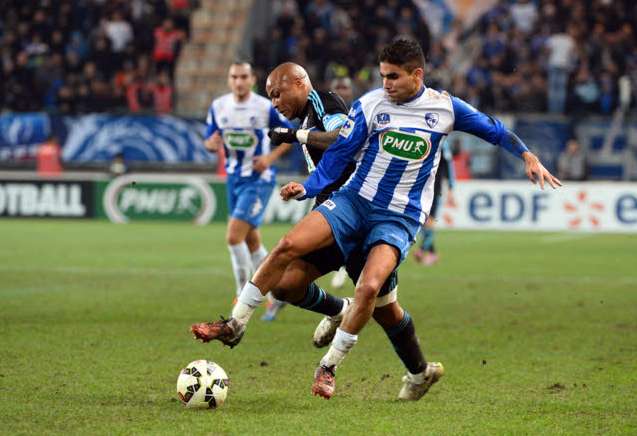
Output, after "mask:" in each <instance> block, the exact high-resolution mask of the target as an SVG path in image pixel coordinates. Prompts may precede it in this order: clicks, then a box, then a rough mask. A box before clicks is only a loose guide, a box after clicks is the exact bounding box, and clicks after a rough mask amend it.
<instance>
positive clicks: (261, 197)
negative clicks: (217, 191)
mask: <svg viewBox="0 0 637 436" xmlns="http://www.w3.org/2000/svg"><path fill="white" fill-rule="evenodd" d="M226 189H227V193H228V209H229V213H230V216H231V217H232V218H236V219H239V220H242V221H245V222H247V223H248V224H250V225H251V226H252V227H259V226H260V225H261V223H262V222H263V215H264V213H265V208H266V206H267V205H268V201H270V196H271V195H272V190H273V189H274V182H266V181H265V180H261V179H256V180H254V179H253V180H245V181H244V180H237V179H236V178H234V177H228V181H227V183H226Z"/></svg>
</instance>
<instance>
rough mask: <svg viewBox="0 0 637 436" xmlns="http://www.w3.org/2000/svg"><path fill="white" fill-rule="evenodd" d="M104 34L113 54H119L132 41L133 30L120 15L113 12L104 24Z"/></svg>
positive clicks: (117, 12)
mask: <svg viewBox="0 0 637 436" xmlns="http://www.w3.org/2000/svg"><path fill="white" fill-rule="evenodd" d="M104 32H105V33H106V36H108V38H109V39H110V40H111V46H112V47H113V52H115V53H120V52H122V51H124V49H125V48H126V46H127V45H128V44H129V43H130V42H131V41H132V40H133V28H132V27H131V25H130V23H129V22H128V21H126V20H124V17H123V16H122V13H121V12H119V11H115V12H113V14H112V15H111V19H110V20H108V21H106V22H105V23H104Z"/></svg>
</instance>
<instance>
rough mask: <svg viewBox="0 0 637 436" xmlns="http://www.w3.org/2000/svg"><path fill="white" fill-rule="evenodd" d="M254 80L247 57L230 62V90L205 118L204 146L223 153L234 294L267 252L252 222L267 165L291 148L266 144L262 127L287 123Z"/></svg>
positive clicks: (269, 172)
mask: <svg viewBox="0 0 637 436" xmlns="http://www.w3.org/2000/svg"><path fill="white" fill-rule="evenodd" d="M254 83H255V77H254V74H253V72H252V67H251V66H250V64H249V63H246V62H237V63H234V64H232V65H231V66H230V68H229V70H228V85H229V87H230V89H231V92H230V93H228V94H225V95H223V96H221V97H219V98H217V99H215V100H214V101H213V102H212V104H211V105H210V109H209V110H208V117H207V120H206V121H207V125H208V126H207V130H206V135H205V137H206V141H205V145H206V148H207V149H208V150H209V151H219V150H220V149H221V148H223V150H224V152H225V155H226V172H227V174H228V179H227V187H226V189H227V194H228V206H229V212H230V219H229V221H228V229H227V232H226V241H227V243H228V250H229V251H230V259H231V261H232V271H233V273H234V278H235V283H236V292H237V295H238V294H239V292H240V291H241V289H242V288H243V286H244V285H245V283H246V282H247V280H248V279H249V278H250V276H251V275H252V273H253V272H254V271H256V269H257V267H258V266H259V264H260V263H261V262H262V261H263V259H264V258H265V256H266V255H267V253H268V252H267V250H266V249H265V247H264V246H263V244H262V243H261V235H260V233H259V230H258V228H259V226H260V225H261V222H262V221H263V214H264V212H265V207H266V206H267V203H268V200H269V199H270V196H271V194H272V190H273V189H274V183H275V173H276V170H275V168H273V167H272V166H271V165H272V164H273V163H274V162H275V161H276V160H277V159H278V158H279V157H280V156H281V155H283V154H284V153H286V152H287V151H288V150H289V149H290V148H291V145H290V144H281V145H280V146H279V147H276V148H272V147H271V144H270V138H268V136H267V132H268V130H269V129H271V128H274V127H280V126H284V127H291V124H290V122H289V121H288V120H286V119H285V118H284V117H282V116H281V115H280V114H279V113H278V112H277V111H276V109H274V107H273V106H272V104H271V103H270V101H269V100H268V99H266V98H264V97H261V96H260V95H257V94H255V93H253V92H252V90H251V89H252V86H253V85H254Z"/></svg>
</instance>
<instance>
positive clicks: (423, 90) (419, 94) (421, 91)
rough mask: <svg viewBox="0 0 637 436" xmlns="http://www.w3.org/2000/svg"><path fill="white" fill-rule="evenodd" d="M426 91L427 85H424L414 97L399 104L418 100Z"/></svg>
mask: <svg viewBox="0 0 637 436" xmlns="http://www.w3.org/2000/svg"><path fill="white" fill-rule="evenodd" d="M424 92H425V85H422V86H421V87H420V90H419V91H418V92H417V93H416V95H414V96H413V97H411V98H410V99H408V100H405V101H402V102H400V103H398V104H399V105H402V104H407V103H411V102H412V101H414V100H416V99H417V98H418V97H420V96H421V95H422V94H423V93H424Z"/></svg>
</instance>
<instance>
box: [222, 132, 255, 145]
mask: <svg viewBox="0 0 637 436" xmlns="http://www.w3.org/2000/svg"><path fill="white" fill-rule="evenodd" d="M223 142H224V143H225V144H226V146H227V147H228V148H231V149H233V150H246V149H248V148H252V147H254V146H255V145H257V142H258V140H257V136H256V135H255V134H254V132H249V131H245V130H224V132H223Z"/></svg>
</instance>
